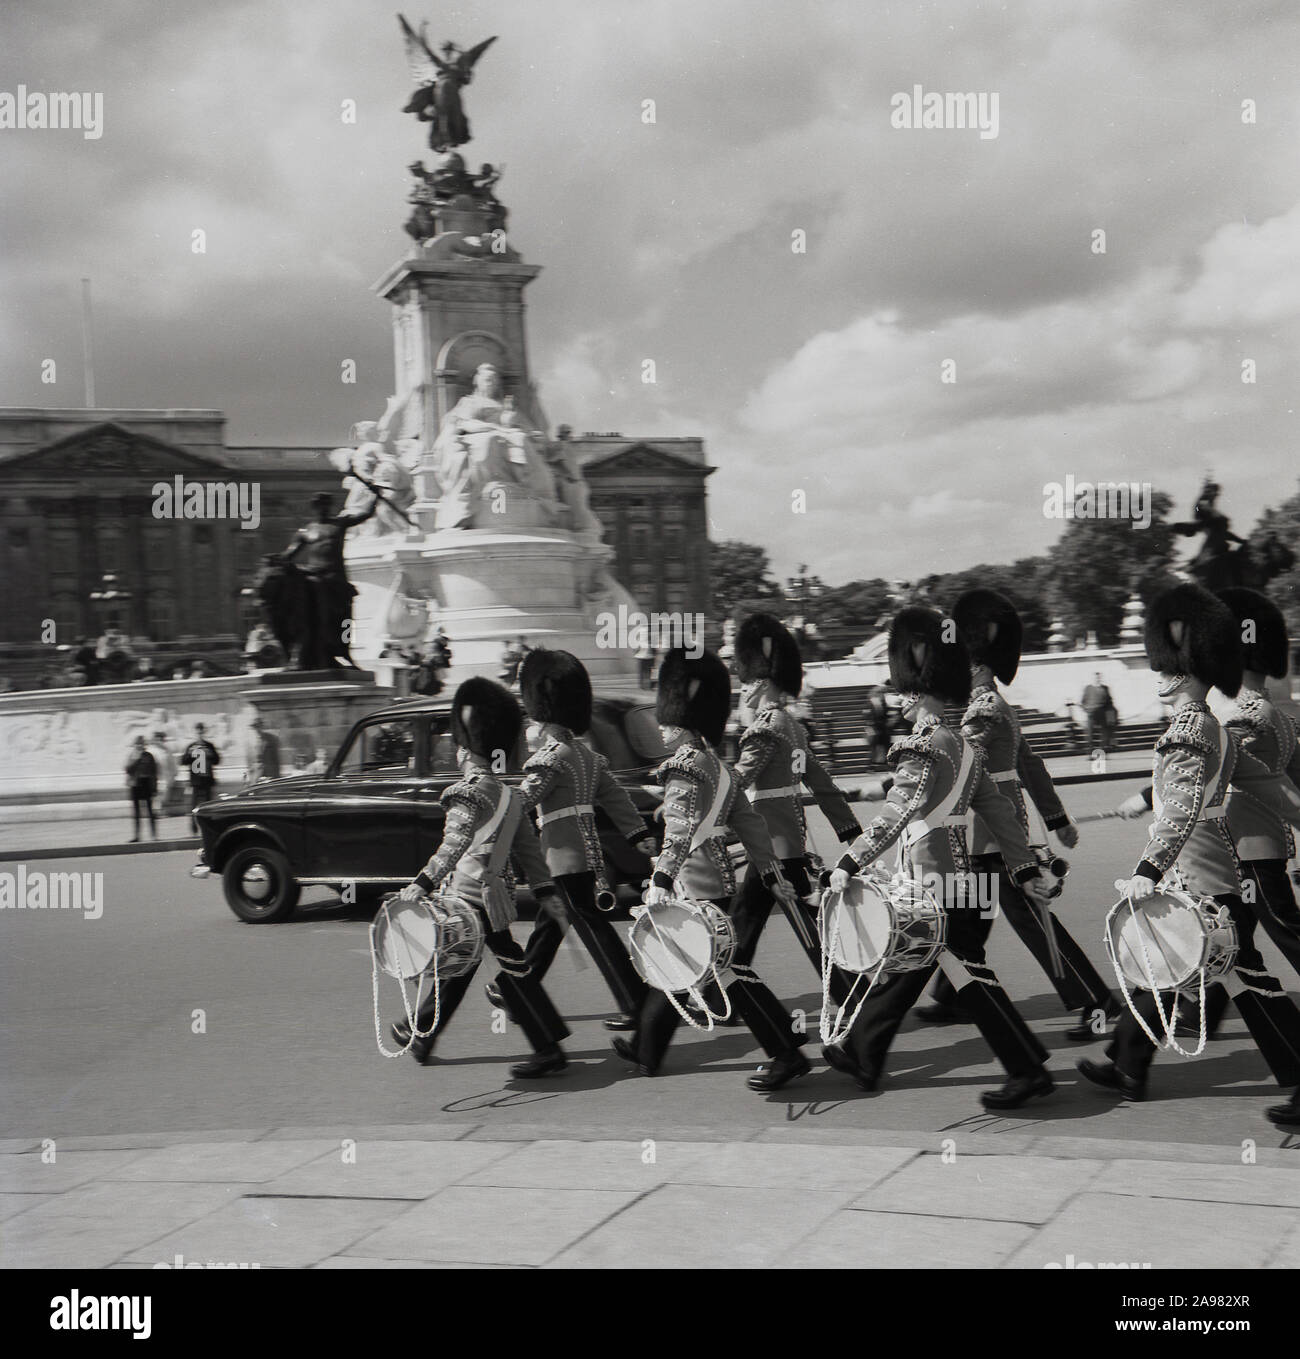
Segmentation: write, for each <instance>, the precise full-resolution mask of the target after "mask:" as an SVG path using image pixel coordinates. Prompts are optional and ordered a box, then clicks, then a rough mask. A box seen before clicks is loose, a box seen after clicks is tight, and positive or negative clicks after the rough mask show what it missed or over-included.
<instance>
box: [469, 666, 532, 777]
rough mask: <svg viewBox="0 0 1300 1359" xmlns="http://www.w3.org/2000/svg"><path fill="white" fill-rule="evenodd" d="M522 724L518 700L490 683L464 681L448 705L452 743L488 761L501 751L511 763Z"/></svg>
mask: <svg viewBox="0 0 1300 1359" xmlns="http://www.w3.org/2000/svg"><path fill="white" fill-rule="evenodd" d="M523 724H524V715H523V713H522V712H521V711H520V708H519V702H518V700H517V699H516V698H515V696H514V695H513V694H512V693H511V692H510V691H509V690H508V689H503V688H502V687H501V686H500V685H499V684H497V683H495V682H494V681H493V680H490V679H483V678H481V677H478V676H476V677H475V678H473V679H467V680H466V681H465V682H464V683H463V684H462V685H460V687H459V688H458V689H457V690H456V696H455V698H453V699H452V701H451V735H452V739H453V740H454V741H455V742H456V744H457V745H458V746H461V747H463V748H464V749H465V750H471V751H473V752H474V754H475V755H482V756H484V757H485V758H488V759H491V758H492V757H493V756H494V755H495V754H496V752H497V751H499V750H503V751H505V753H506V758H507V759H508V760H512V759H513V757H514V755H515V753H516V749H517V747H518V744H519V733H520V731H521V730H522V729H523Z"/></svg>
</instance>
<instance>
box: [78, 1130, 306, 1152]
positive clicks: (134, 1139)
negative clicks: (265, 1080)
mask: <svg viewBox="0 0 1300 1359" xmlns="http://www.w3.org/2000/svg"><path fill="white" fill-rule="evenodd" d="M265 1131H266V1130H265V1129H263V1128H204V1129H202V1130H201V1131H197V1132H184V1131H182V1132H153V1133H104V1134H101V1135H99V1136H95V1137H83V1136H78V1137H61V1138H59V1147H60V1148H61V1149H62V1148H65V1147H66V1148H67V1149H68V1150H69V1151H111V1150H114V1149H121V1150H130V1149H139V1150H143V1151H150V1150H152V1149H153V1148H155V1147H178V1146H184V1145H186V1144H187V1143H191V1142H258V1141H261V1139H262V1137H263V1135H264V1133H265ZM317 1136H321V1134H319V1133H318V1134H317Z"/></svg>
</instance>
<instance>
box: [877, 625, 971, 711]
mask: <svg viewBox="0 0 1300 1359" xmlns="http://www.w3.org/2000/svg"><path fill="white" fill-rule="evenodd" d="M946 629H947V630H950V631H951V633H952V640H951V641H945V640H944V633H945V630H946ZM916 651H920V653H921V654H920V656H918V655H916ZM889 678H890V681H891V682H892V683H893V686H894V688H895V689H897V690H898V692H899V693H900V694H929V695H930V696H931V697H933V698H941V699H943V701H944V702H945V703H966V702H968V701H969V699H970V657H969V655H968V654H967V652H966V645H965V643H964V642H963V641H962V640H961V632H960V631H959V630H958V629H957V627H956V625H955V623H949V622H948V620H946V619H945V618H944V617H943V615H942V614H940V613H939V612H938V611H937V610H935V609H922V608H917V607H915V606H912V607H909V608H906V609H900V610H899V612H898V613H897V614H896V615H895V617H894V621H893V622H892V623H891V624H890V625H889Z"/></svg>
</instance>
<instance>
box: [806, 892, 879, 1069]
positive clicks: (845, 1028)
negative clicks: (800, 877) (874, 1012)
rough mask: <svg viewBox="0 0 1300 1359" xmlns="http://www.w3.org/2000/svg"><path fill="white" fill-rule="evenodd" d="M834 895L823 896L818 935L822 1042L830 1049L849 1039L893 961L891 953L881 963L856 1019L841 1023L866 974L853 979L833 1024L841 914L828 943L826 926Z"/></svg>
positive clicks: (823, 894)
mask: <svg viewBox="0 0 1300 1359" xmlns="http://www.w3.org/2000/svg"><path fill="white" fill-rule="evenodd" d="M830 895H831V893H830V891H829V889H828V890H827V891H825V892H823V893H822V898H821V902H820V904H819V905H818V908H817V933H818V936H819V937H820V938H821V941H822V1012H821V1023H820V1029H821V1040H822V1042H823V1044H825V1045H827V1046H829V1047H837V1046H838V1045H839V1044H840V1043H841V1042H842V1041H843V1040H844V1039H845V1038H846V1037H847V1036H848V1033H849V1030H850V1029H852V1027H853V1026H854V1024H856V1023H857V1022H858V1016H859V1015H860V1014H861V1013H862V1007H863V1006H864V1005H865V1004H866V1003H867V997H868V996H870V995H871V990H872V987H874V986H875V984H876V983H877V982H878V981H879V980H880V977H881V974H882V973H883V972H884V970H885V964H886V963H887V962H888V961H889V951H888V950H886V951H885V955H884V957H883V958H881V960H880V966H879V967H877V968H876V974H875V976H874V977H872V978H871V980H870V981H869V982H868V983H867V989H866V990H865V991H864V992H863V993H862V999H861V1000H860V1001H858V1006H857V1009H856V1010H854V1011H853V1016H852V1018H851V1019H849V1020H848V1022H847V1023H841V1021H842V1020H843V1018H844V1012H845V1010H847V1009H848V1007H849V1002H850V1001H851V1000H852V999H853V993H854V991H856V990H857V986H858V983H859V982H860V981H861V980H862V978H863V977H864V976H865V975H866V974H865V973H863V972H859V973H858V975H857V976H856V977H854V978H853V985H852V986H850V987H849V994H848V995H847V996H845V997H844V1004H843V1005H841V1006H839V1007H838V1008H837V1011H836V1015H835V1019H834V1021H833V1022H832V1020H831V1015H830V1010H831V973H832V971H834V967H835V965H834V963H832V962H831V959H832V957H833V956H834V954H835V945H836V944H837V943H839V938H840V924H839V916H838V914H837V915H836V917H835V925H834V928H833V929H832V930H831V931H830V941H829V942H828V941H827V937H826V936H827V925H826V900H827V898H828V897H829V896H830Z"/></svg>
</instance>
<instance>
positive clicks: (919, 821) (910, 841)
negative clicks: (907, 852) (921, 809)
mask: <svg viewBox="0 0 1300 1359" xmlns="http://www.w3.org/2000/svg"><path fill="white" fill-rule="evenodd" d="M965 824H966V818H965V816H940V817H936V818H935V819H934V820H932V821H926V820H925V819H924V818H923V817H919V816H918V817H913V819H912V820H911V821H909V822H908V823H907V825H906V826H904V827H903V843H904V844H905V845H914V844H915V843H916V842H917V841H918V840H920V839H922V838H923V837H925V836H927V835H929V834H930V832H931V831H934V830H939V829H940V828H943V829H948V828H951V827H954V826H964V825H965Z"/></svg>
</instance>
